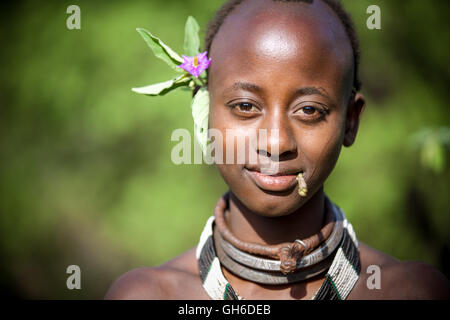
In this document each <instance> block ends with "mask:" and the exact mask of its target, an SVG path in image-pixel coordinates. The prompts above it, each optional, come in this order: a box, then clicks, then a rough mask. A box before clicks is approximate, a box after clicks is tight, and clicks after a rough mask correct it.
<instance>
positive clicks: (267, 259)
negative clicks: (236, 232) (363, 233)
mask: <svg viewBox="0 0 450 320" xmlns="http://www.w3.org/2000/svg"><path fill="white" fill-rule="evenodd" d="M227 201H228V194H226V195H224V196H223V197H222V198H221V199H219V201H218V203H217V205H216V209H215V216H212V217H210V218H209V219H208V222H207V224H206V226H205V229H204V230H203V232H202V235H201V237H200V242H199V244H198V246H197V250H196V256H197V260H198V264H199V270H200V276H201V278H202V283H203V287H204V288H205V290H206V291H207V293H208V294H209V295H210V297H211V298H213V299H242V298H241V297H240V296H239V295H238V294H237V293H236V292H235V291H234V289H233V288H232V287H231V285H230V284H229V283H228V281H227V280H226V278H225V277H224V275H223V273H222V270H221V266H223V267H225V268H227V269H228V270H229V271H230V272H232V273H234V274H236V275H238V276H240V277H242V278H244V279H247V280H250V281H252V282H257V283H263V284H272V285H277V284H289V283H294V282H298V281H304V280H306V279H309V278H311V277H314V276H315V275H318V274H320V273H324V272H325V271H327V273H326V275H325V281H324V282H323V284H322V286H321V288H320V289H319V291H318V292H317V293H316V294H315V296H314V299H345V298H346V297H347V295H348V293H349V292H350V291H351V289H352V288H353V286H354V284H355V283H356V280H357V279H358V277H359V269H360V264H359V263H360V262H359V252H358V248H357V240H356V237H355V235H354V232H353V228H352V226H351V224H349V223H348V221H347V220H346V218H345V215H344V213H343V212H342V211H341V210H340V209H339V208H338V207H337V206H336V205H334V204H333V203H332V202H331V201H330V200H329V199H328V198H327V197H326V206H325V207H326V211H327V219H326V220H327V223H326V225H325V226H327V225H329V224H330V223H331V222H332V228H331V230H330V232H329V233H328V232H325V234H328V236H327V237H326V238H323V241H319V245H318V246H316V247H313V248H311V247H308V249H307V250H302V251H301V252H302V254H300V255H298V256H297V257H296V258H295V259H296V260H295V263H294V267H293V268H292V266H291V264H289V270H291V271H289V272H283V271H282V262H281V261H280V259H275V258H274V255H271V256H268V255H265V256H264V255H259V254H258V255H255V253H251V252H250V253H249V252H248V251H247V250H242V246H241V248H238V247H236V246H235V245H234V244H233V243H231V242H230V241H228V240H227V239H225V237H224V235H223V234H222V232H220V229H219V228H218V225H219V224H218V223H217V216H218V215H217V213H218V212H216V211H218V210H221V211H222V214H223V213H224V212H225V209H226V207H227ZM219 217H220V214H219ZM323 231H324V228H322V230H321V232H322V233H323ZM325 231H326V230H325ZM319 238H320V237H319ZM301 241H302V242H304V243H305V241H304V240H301ZM295 243H298V242H297V241H295V242H294V244H295ZM307 243H311V242H310V241H308V242H307ZM299 245H301V247H303V248H304V247H306V246H304V245H303V244H300V243H299ZM274 247H277V248H279V247H281V248H283V247H286V244H283V246H281V245H278V246H274ZM244 248H245V247H244ZM289 248H292V244H291V246H290V247H289ZM265 252H270V253H273V252H271V250H266V251H265ZM304 252H306V254H303V253H304Z"/></svg>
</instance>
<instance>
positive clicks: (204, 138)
mask: <svg viewBox="0 0 450 320" xmlns="http://www.w3.org/2000/svg"><path fill="white" fill-rule="evenodd" d="M191 108H192V118H193V119H194V136H195V138H196V139H197V142H198V144H199V145H200V147H201V149H202V151H203V154H204V155H206V147H207V145H208V120H209V92H208V90H207V89H206V88H200V89H199V90H198V91H197V93H196V94H195V96H194V98H193V99H192V103H191Z"/></svg>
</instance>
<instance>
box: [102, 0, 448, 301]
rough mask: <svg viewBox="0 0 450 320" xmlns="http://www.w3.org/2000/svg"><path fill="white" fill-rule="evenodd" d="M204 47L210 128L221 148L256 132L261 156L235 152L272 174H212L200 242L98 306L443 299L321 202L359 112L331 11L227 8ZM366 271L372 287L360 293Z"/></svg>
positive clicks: (342, 15)
mask: <svg viewBox="0 0 450 320" xmlns="http://www.w3.org/2000/svg"><path fill="white" fill-rule="evenodd" d="M205 47H206V48H205V49H206V50H207V51H208V53H209V57H210V58H211V60H212V62H211V65H210V68H209V71H208V73H209V74H208V90H209V95H210V101H211V102H210V116H209V126H210V128H214V129H217V130H219V131H220V132H222V133H223V137H224V140H223V144H224V150H226V148H225V145H227V139H228V140H229V139H235V138H236V136H229V135H228V136H227V135H226V131H227V130H236V131H239V132H241V133H242V132H243V133H244V134H245V132H250V131H252V130H259V129H265V130H267V132H268V133H269V134H268V144H267V147H264V148H260V147H259V146H258V147H254V148H252V147H249V146H247V149H246V150H245V152H246V153H247V154H252V153H253V154H254V155H256V156H257V158H258V159H260V160H261V161H262V160H269V162H270V161H271V159H273V158H276V159H277V168H278V169H277V171H276V172H275V173H272V174H265V173H264V172H262V171H263V170H262V167H261V166H260V165H259V164H251V163H244V164H237V163H235V164H217V168H218V170H219V172H220V174H221V175H222V177H223V179H224V180H225V182H226V183H227V185H228V186H229V192H227V194H225V195H224V196H223V197H221V198H220V199H219V201H218V203H217V206H216V208H215V218H211V219H209V220H208V222H207V223H206V226H205V229H204V231H203V233H202V235H201V237H200V242H199V244H198V245H197V246H196V247H195V248H192V249H191V250H189V251H187V252H186V253H184V254H182V255H181V256H179V257H176V258H174V259H173V260H171V261H169V262H167V263H165V264H163V265H161V266H159V267H156V268H139V269H135V270H132V271H130V272H128V273H126V274H125V275H123V276H122V277H120V278H119V279H118V280H117V281H116V282H115V283H114V284H113V286H112V287H111V289H110V290H109V292H108V294H107V296H106V298H107V299H240V298H243V299H440V298H441V299H442V298H443V299H447V298H448V297H449V289H448V281H447V279H446V278H445V277H444V276H443V275H442V274H440V273H439V272H438V271H437V270H435V269H434V268H432V267H430V266H428V265H426V264H423V263H416V262H399V261H397V260H396V259H394V258H392V257H390V256H388V255H386V254H384V253H382V252H379V251H377V250H375V249H372V248H370V247H369V246H367V245H365V244H363V243H361V242H358V240H357V235H358V230H353V228H352V226H351V224H350V222H349V221H347V220H346V218H345V214H344V213H343V211H342V210H340V209H339V208H338V207H337V206H336V205H335V204H333V203H332V202H331V201H330V200H329V199H328V198H327V197H326V195H325V193H324V190H323V185H324V182H325V180H326V179H327V177H328V176H329V175H330V173H331V171H332V170H333V168H334V166H335V164H336V161H337V159H338V157H339V153H340V150H341V147H342V146H346V147H349V146H351V145H352V144H353V142H354V141H355V138H356V134H357V131H358V125H359V120H360V117H361V114H362V111H363V108H364V104H365V102H364V98H363V96H362V95H361V94H360V93H358V91H359V90H360V82H359V79H358V62H359V48H358V41H357V37H356V34H355V30H354V28H353V25H352V23H351V20H350V18H349V16H348V14H347V13H346V12H345V11H344V10H343V8H342V7H341V5H340V4H339V3H338V2H337V1H332V0H314V1H274V0H246V1H244V0H237V1H236V0H234V1H233V0H232V1H229V2H227V3H226V4H225V5H224V6H223V7H222V8H221V9H220V10H219V12H218V13H217V15H216V17H215V19H214V20H213V21H212V22H211V24H210V26H209V30H208V32H207V37H206V43H205ZM275 131H276V132H277V134H271V132H275ZM228 142H230V141H228ZM234 151H236V150H234ZM369 266H372V268H375V269H376V270H378V271H379V275H380V281H379V283H378V284H379V285H376V284H375V285H370V283H371V279H368V277H369V276H371V274H369V273H367V272H366V271H367V269H368V267H369ZM375 269H374V270H375ZM368 280H369V281H368Z"/></svg>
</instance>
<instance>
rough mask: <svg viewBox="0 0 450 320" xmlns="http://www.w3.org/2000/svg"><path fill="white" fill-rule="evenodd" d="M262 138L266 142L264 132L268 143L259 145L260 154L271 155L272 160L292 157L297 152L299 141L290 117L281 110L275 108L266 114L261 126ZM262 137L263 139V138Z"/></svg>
mask: <svg viewBox="0 0 450 320" xmlns="http://www.w3.org/2000/svg"><path fill="white" fill-rule="evenodd" d="M259 132H260V139H258V140H260V141H261V142H264V140H265V139H264V137H261V135H264V132H265V134H266V137H267V144H266V145H265V144H264V143H260V144H259V145H258V150H257V151H258V154H259V155H261V156H267V157H270V158H271V160H272V161H282V160H284V159H286V158H291V157H292V155H294V154H296V152H297V143H296V140H295V136H294V132H293V130H292V127H291V124H290V123H289V118H288V116H287V115H286V114H284V113H283V112H281V111H278V110H275V111H273V112H270V113H269V114H267V115H266V117H265V118H264V120H263V122H262V123H261V126H260V127H259ZM261 138H262V139H261Z"/></svg>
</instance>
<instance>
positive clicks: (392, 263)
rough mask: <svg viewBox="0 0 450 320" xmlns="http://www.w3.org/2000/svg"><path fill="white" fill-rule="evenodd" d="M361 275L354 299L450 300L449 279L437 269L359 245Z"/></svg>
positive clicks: (352, 294) (353, 295)
mask: <svg viewBox="0 0 450 320" xmlns="http://www.w3.org/2000/svg"><path fill="white" fill-rule="evenodd" d="M359 251H360V258H361V274H360V277H359V280H358V282H357V285H356V287H355V289H354V290H353V291H352V293H351V295H350V296H349V298H354V299H401V300H403V299H449V298H450V284H449V281H448V279H447V278H446V277H445V276H444V275H443V274H442V273H441V272H439V271H438V270H437V269H436V268H434V267H432V266H430V265H428V264H426V263H423V262H416V261H405V262H402V261H399V260H397V259H394V258H393V257H391V256H389V255H387V254H385V253H383V252H381V251H378V250H376V249H374V248H371V247H369V246H368V245H366V244H364V243H360V245H359Z"/></svg>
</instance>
